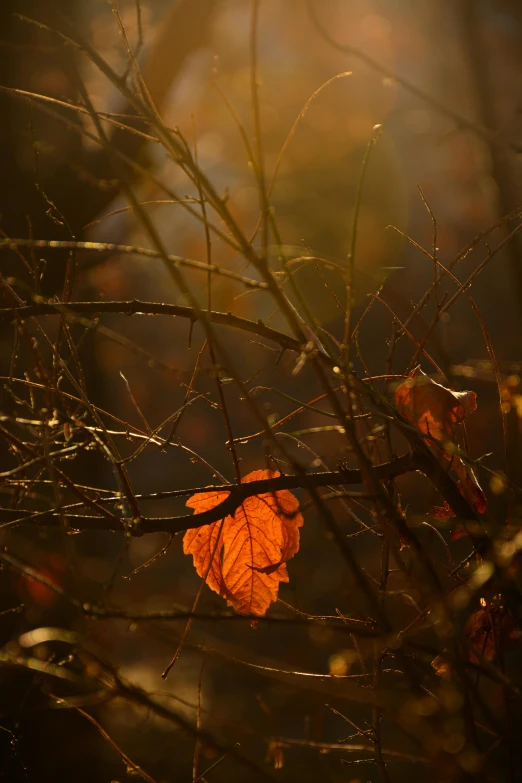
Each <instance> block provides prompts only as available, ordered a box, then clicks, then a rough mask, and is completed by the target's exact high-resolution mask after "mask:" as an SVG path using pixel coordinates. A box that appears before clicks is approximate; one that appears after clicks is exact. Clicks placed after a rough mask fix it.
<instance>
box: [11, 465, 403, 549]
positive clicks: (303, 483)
mask: <svg viewBox="0 0 522 783" xmlns="http://www.w3.org/2000/svg"><path fill="white" fill-rule="evenodd" d="M374 470H375V473H376V476H378V477H379V478H380V479H382V480H390V479H393V478H395V477H396V476H399V475H401V474H402V473H407V472H409V471H411V470H415V467H414V465H413V462H412V455H411V454H406V455H404V456H403V457H399V458H398V459H395V460H393V461H391V462H385V463H383V464H382V465H376V466H375V468H374ZM361 483H362V474H361V471H360V470H356V469H353V470H348V469H344V468H340V469H339V470H338V471H332V472H324V473H311V474H309V475H298V476H277V477H275V478H271V479H262V480H260V481H249V482H247V483H245V484H227V485H220V486H210V487H198V488H196V489H187V490H183V494H186V495H194V494H198V493H202V492H222V493H223V494H225V493H227V497H226V498H224V499H223V501H222V502H221V503H220V504H219V505H217V506H215V507H214V508H212V509H209V510H208V511H204V512H203V513H201V514H192V513H191V514H184V515H183V516H179V517H143V518H141V519H136V520H127V523H128V524H129V523H130V525H129V532H130V533H131V535H134V536H141V535H144V534H145V533H158V532H165V533H170V534H174V533H182V532H184V531H185V530H190V529H193V528H198V527H202V526H203V525H210V524H212V523H213V522H217V521H218V520H220V519H223V518H224V517H226V516H228V515H229V514H233V513H234V512H235V511H236V509H237V508H238V507H239V506H240V505H241V503H243V502H244V501H245V500H246V499H247V498H249V497H252V496H253V495H262V494H264V493H267V492H277V491H278V490H282V489H312V488H317V487H326V486H339V485H343V484H355V485H357V484H361ZM62 511H64V512H65V513H66V508H62ZM67 517H68V520H69V525H70V527H71V528H72V529H76V530H122V529H123V524H124V522H123V521H120V520H119V519H118V518H116V517H109V516H106V517H102V516H84V515H79V514H72V515H69V514H68V515H67ZM0 521H1V522H3V523H4V524H9V525H15V524H33V525H45V526H49V525H51V526H53V525H59V524H60V518H59V516H58V514H57V511H56V510H54V509H51V510H48V511H38V512H32V511H30V510H29V511H28V510H21V509H7V508H4V509H0Z"/></svg>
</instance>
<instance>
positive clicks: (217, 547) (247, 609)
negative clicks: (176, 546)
mask: <svg viewBox="0 0 522 783" xmlns="http://www.w3.org/2000/svg"><path fill="white" fill-rule="evenodd" d="M279 475H280V474H279V473H276V472H273V471H270V470H256V471H254V472H253V473H249V474H248V476H245V477H244V478H243V480H242V481H243V483H244V482H247V481H259V480H262V479H270V478H275V477H277V476H279ZM228 495H229V493H228V492H226V491H222V490H219V491H217V492H216V491H212V492H202V493H198V494H197V495H193V496H192V497H190V498H189V499H188V500H187V503H186V505H187V506H188V507H189V508H193V509H194V511H195V513H196V514H201V513H202V512H204V511H208V510H210V509H212V508H214V507H215V506H217V505H219V504H220V503H222V502H223V501H224V500H225V499H226V498H227V497H228ZM302 524H303V517H302V515H301V513H300V511H299V501H298V500H297V498H296V497H295V496H294V495H293V494H292V493H291V492H289V491H288V490H286V489H283V490H277V491H276V492H266V493H263V494H261V495H253V496H252V497H249V498H246V499H245V500H244V501H243V503H242V504H241V506H239V508H238V509H236V511H235V513H234V515H233V516H230V515H229V516H227V517H225V519H224V520H221V521H219V520H218V521H217V522H213V523H212V524H210V525H205V526H203V527H200V528H195V529H193V530H187V532H186V533H185V536H184V539H183V551H184V552H185V554H191V555H192V557H193V560H194V567H195V569H196V571H197V573H198V575H199V576H200V577H202V578H203V579H205V580H206V583H207V585H208V586H209V587H210V589H211V590H214V592H216V593H218V594H219V595H220V596H222V597H223V598H225V599H226V600H227V603H228V604H229V606H233V607H234V609H235V610H236V612H238V613H240V614H255V615H258V616H261V615H264V614H265V613H266V611H267V609H268V607H269V606H270V603H271V602H272V601H275V600H276V599H277V593H278V590H279V583H280V582H288V581H289V578H288V572H287V570H286V562H287V560H289V559H290V558H291V557H292V556H293V555H295V553H296V552H297V551H298V549H299V528H300V527H301V525H302ZM218 539H219V540H218ZM211 561H212V562H211Z"/></svg>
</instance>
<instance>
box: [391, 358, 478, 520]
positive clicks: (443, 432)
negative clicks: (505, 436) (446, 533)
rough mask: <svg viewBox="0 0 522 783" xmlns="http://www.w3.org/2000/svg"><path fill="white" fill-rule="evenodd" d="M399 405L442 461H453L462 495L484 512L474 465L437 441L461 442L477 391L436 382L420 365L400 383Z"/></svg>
mask: <svg viewBox="0 0 522 783" xmlns="http://www.w3.org/2000/svg"><path fill="white" fill-rule="evenodd" d="M395 407H396V408H397V411H398V412H399V413H400V415H401V416H402V417H403V418H404V419H406V420H407V421H409V422H410V423H411V424H413V425H414V426H415V427H416V428H417V429H418V430H420V432H422V433H423V435H424V436H425V438H426V440H427V442H428V445H429V446H430V447H431V448H432V450H433V451H434V453H435V454H436V455H437V458H438V460H439V462H441V463H442V464H443V465H447V463H448V462H449V463H450V464H451V467H452V469H453V470H454V471H455V473H456V474H457V477H458V481H459V489H460V491H461V493H462V495H463V496H464V497H465V498H466V500H467V501H468V503H469V504H470V506H471V507H472V508H473V509H474V510H475V511H476V512H477V513H479V514H483V513H484V511H485V510H486V507H487V500H486V496H485V494H484V492H483V491H482V489H481V487H480V484H479V483H478V481H477V479H476V476H475V474H474V473H473V470H472V469H471V466H470V465H469V464H467V463H465V462H464V461H463V460H462V459H460V457H458V456H457V455H455V454H451V453H448V451H446V450H445V449H444V448H441V446H440V445H438V444H437V443H436V441H440V442H441V443H442V444H448V446H449V445H450V443H453V444H455V443H457V442H458V434H459V431H458V427H459V425H461V424H463V422H464V419H465V417H466V416H467V415H468V414H470V413H473V411H474V410H476V408H477V395H476V394H475V392H473V391H464V392H454V391H451V389H447V388H446V387H445V386H441V385H440V383H436V382H435V381H432V380H431V378H429V377H428V376H427V375H425V373H423V372H422V370H421V369H420V367H416V368H415V369H414V370H413V372H412V374H411V377H410V378H407V379H406V380H405V381H403V382H402V383H400V384H399V386H397V389H396V390H395ZM448 441H449V443H448Z"/></svg>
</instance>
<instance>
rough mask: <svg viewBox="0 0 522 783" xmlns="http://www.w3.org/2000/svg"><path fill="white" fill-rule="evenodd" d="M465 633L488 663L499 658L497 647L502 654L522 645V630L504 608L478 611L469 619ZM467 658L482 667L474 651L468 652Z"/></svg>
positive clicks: (498, 607)
mask: <svg viewBox="0 0 522 783" xmlns="http://www.w3.org/2000/svg"><path fill="white" fill-rule="evenodd" d="M464 633H465V634H466V636H467V637H468V639H469V641H470V642H471V643H472V645H473V646H474V647H476V648H477V650H479V651H480V653H481V654H482V655H483V656H484V658H485V659H486V660H487V661H494V660H495V659H496V658H497V647H498V650H499V652H500V653H502V652H504V651H505V650H513V649H515V648H516V647H520V645H521V644H522V629H521V627H520V625H519V624H518V623H517V622H516V621H515V619H514V617H513V615H512V614H511V612H509V611H506V609H504V607H503V606H496V607H491V608H489V609H488V608H485V607H484V608H482V609H477V611H476V612H473V614H472V615H471V616H470V617H469V619H468V621H467V623H466V625H465V627H464ZM466 658H467V659H468V660H469V661H471V662H472V663H476V664H479V665H480V659H479V658H478V656H475V655H473V652H472V651H470V650H468V651H467V653H466Z"/></svg>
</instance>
